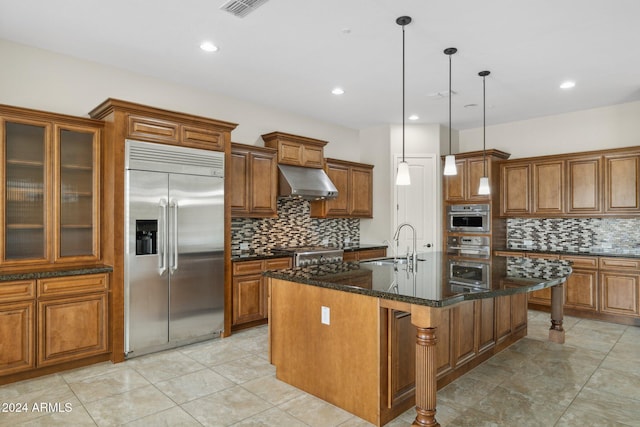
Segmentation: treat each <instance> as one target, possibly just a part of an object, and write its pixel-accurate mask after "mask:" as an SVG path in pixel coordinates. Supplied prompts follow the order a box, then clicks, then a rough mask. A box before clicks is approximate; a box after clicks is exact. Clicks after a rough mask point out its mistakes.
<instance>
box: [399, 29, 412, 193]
mask: <svg viewBox="0 0 640 427" xmlns="http://www.w3.org/2000/svg"><path fill="white" fill-rule="evenodd" d="M410 23H411V17H410V16H401V17H399V18H398V19H396V24H398V25H400V26H401V27H402V162H400V163H399V164H398V174H397V175H396V185H411V176H410V175H409V163H407V162H406V161H405V160H404V93H405V91H404V26H405V25H408V24H410Z"/></svg>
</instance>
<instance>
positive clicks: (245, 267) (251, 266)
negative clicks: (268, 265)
mask: <svg viewBox="0 0 640 427" xmlns="http://www.w3.org/2000/svg"><path fill="white" fill-rule="evenodd" d="M256 273H262V261H261V260H259V261H240V262H234V263H233V275H234V276H238V275H243V274H256Z"/></svg>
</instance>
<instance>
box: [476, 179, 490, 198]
mask: <svg viewBox="0 0 640 427" xmlns="http://www.w3.org/2000/svg"><path fill="white" fill-rule="evenodd" d="M478 194H491V187H489V177H487V176H483V177H482V178H480V187H478Z"/></svg>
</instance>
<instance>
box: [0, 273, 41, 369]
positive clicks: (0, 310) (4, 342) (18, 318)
mask: <svg viewBox="0 0 640 427" xmlns="http://www.w3.org/2000/svg"><path fill="white" fill-rule="evenodd" d="M0 286H2V285H0ZM35 318H36V316H35V303H34V301H19V302H12V303H8V304H0V376H1V375H7V374H14V373H17V372H22V371H27V370H29V369H33V368H35Z"/></svg>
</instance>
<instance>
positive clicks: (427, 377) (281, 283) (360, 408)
mask: <svg viewBox="0 0 640 427" xmlns="http://www.w3.org/2000/svg"><path fill="white" fill-rule="evenodd" d="M570 274H571V267H570V265H569V263H567V262H565V261H555V260H554V261H549V260H537V259H524V260H523V259H518V258H506V257H499V256H494V257H492V258H491V259H488V260H485V261H473V262H468V261H465V260H460V259H456V258H455V257H448V256H447V255H446V254H441V253H434V254H425V255H420V256H419V257H418V260H417V261H416V262H415V263H414V262H412V261H411V260H410V259H405V258H403V259H398V260H394V259H382V260H372V261H364V262H360V263H337V264H324V265H316V266H309V267H301V268H294V269H289V270H279V271H270V272H266V273H265V276H267V277H268V278H269V357H270V360H271V363H272V364H273V365H274V366H275V367H276V377H277V378H278V379H280V380H282V381H284V382H286V383H289V384H291V385H293V386H295V387H297V388H300V389H302V390H304V391H306V392H308V393H310V394H313V395H315V396H317V397H319V398H321V399H324V400H325V401H327V402H330V403H332V404H334V405H336V406H338V407H341V408H343V409H345V410H347V411H349V412H351V413H353V414H355V415H357V416H359V417H361V418H363V419H365V420H367V421H369V422H371V423H373V424H375V425H378V426H381V425H384V424H386V423H387V422H389V421H391V420H392V419H394V418H395V417H397V416H398V415H400V414H401V413H403V412H404V411H406V410H407V409H409V408H410V407H412V406H414V405H415V408H416V412H417V415H416V418H415V421H414V423H413V425H417V426H437V425H439V424H438V423H437V421H436V417H435V415H436V390H437V389H438V388H441V387H443V386H444V385H446V384H448V383H450V382H451V381H453V380H454V379H455V378H457V377H459V376H460V375H462V374H464V373H465V372H468V371H469V370H471V369H472V368H473V367H475V366H477V365H479V364H480V363H482V362H483V361H485V360H487V359H488V358H490V357H491V356H492V355H494V354H496V353H497V352H499V351H501V350H503V349H504V348H506V347H507V346H509V345H511V344H512V343H513V342H515V341H517V340H519V339H520V338H522V337H524V336H525V335H526V333H527V297H526V293H527V292H531V291H534V290H538V289H542V288H547V287H552V299H553V307H552V313H551V328H550V331H549V339H550V340H551V341H554V342H558V343H563V342H564V330H563V328H562V299H563V286H562V284H563V283H564V282H565V280H566V278H567V277H568V276H569V275H570Z"/></svg>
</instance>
